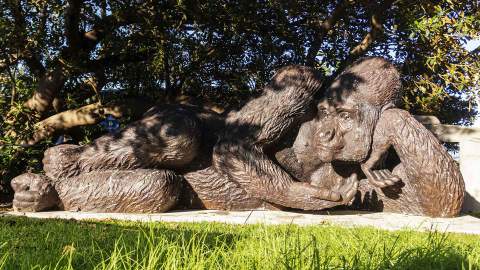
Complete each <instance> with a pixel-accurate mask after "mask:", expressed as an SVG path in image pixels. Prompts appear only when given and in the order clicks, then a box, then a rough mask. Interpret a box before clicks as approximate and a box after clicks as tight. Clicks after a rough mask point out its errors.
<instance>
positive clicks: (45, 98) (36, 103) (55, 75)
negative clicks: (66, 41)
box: [24, 10, 139, 114]
mask: <svg viewBox="0 0 480 270" xmlns="http://www.w3.org/2000/svg"><path fill="white" fill-rule="evenodd" d="M134 14H136V15H139V14H138V11H136V10H129V11H127V12H125V13H124V14H123V13H122V14H120V15H115V16H113V15H111V16H107V17H105V18H104V19H102V20H99V21H98V22H97V24H95V25H94V27H93V29H92V30H90V31H88V32H86V33H83V34H82V41H81V42H80V43H79V50H72V49H71V48H70V47H67V48H65V49H64V50H62V52H61V53H60V55H61V57H60V58H59V59H57V61H56V63H55V65H54V66H53V68H52V69H50V70H48V71H47V72H46V73H45V75H44V76H42V77H41V78H40V80H39V84H38V87H37V89H36V90H35V92H34V93H33V95H32V97H30V98H29V99H28V100H27V101H26V102H25V103H24V105H25V107H27V108H29V109H31V110H35V111H36V112H38V113H40V114H43V113H44V112H46V111H47V110H48V109H49V108H50V105H51V103H52V101H53V100H54V98H55V96H56V95H57V93H58V92H59V91H60V90H61V89H62V88H63V86H64V84H65V81H66V80H67V77H68V67H67V66H66V65H65V64H64V63H63V61H62V59H61V58H62V57H65V58H66V60H69V61H72V62H80V61H78V59H77V58H79V57H83V58H84V59H82V60H83V61H87V60H88V59H87V58H88V53H89V52H90V51H91V50H93V49H94V48H95V46H96V45H97V44H98V43H99V42H100V41H101V39H102V38H103V37H104V36H105V33H107V32H109V31H112V30H113V29H114V28H116V27H120V26H122V25H125V24H130V23H133V22H136V21H138V16H134Z"/></svg>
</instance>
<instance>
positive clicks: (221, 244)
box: [0, 217, 480, 270]
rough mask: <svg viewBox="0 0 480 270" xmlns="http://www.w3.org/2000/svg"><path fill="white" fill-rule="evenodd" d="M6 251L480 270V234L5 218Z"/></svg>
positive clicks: (144, 263) (220, 265)
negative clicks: (479, 269) (479, 235)
mask: <svg viewBox="0 0 480 270" xmlns="http://www.w3.org/2000/svg"><path fill="white" fill-rule="evenodd" d="M0 253H1V254H0V266H1V267H0V268H1V269H32V268H35V267H36V268H38V269H67V268H69V267H73V268H74V269H93V268H97V269H192V268H197V269H210V268H217V269H275V270H278V269H462V268H463V269H478V268H479V267H480V255H479V254H480V237H478V236H468V235H459V234H442V233H437V232H433V233H419V232H412V231H401V232H387V231H380V230H376V229H373V228H357V229H347V228H340V227H334V226H316V227H298V226H294V225H289V226H288V225H287V226H264V225H248V226H234V225H225V224H218V223H196V224H189V223H179V224H172V223H132V222H116V221H115V222H113V221H106V222H86V221H73V220H70V221H65V220H39V219H28V218H19V217H3V218H2V219H0Z"/></svg>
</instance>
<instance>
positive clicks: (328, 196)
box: [315, 189, 342, 202]
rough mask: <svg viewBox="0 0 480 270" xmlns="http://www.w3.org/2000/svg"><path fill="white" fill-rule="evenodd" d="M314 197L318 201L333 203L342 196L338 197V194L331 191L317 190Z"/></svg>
mask: <svg viewBox="0 0 480 270" xmlns="http://www.w3.org/2000/svg"><path fill="white" fill-rule="evenodd" d="M315 197H316V198H318V199H322V200H328V201H334V202H336V201H339V200H341V199H342V196H341V195H340V193H338V192H335V191H332V190H328V189H319V190H318V191H317V194H316V196H315Z"/></svg>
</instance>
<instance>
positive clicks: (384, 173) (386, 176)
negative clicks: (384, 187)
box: [380, 170, 393, 179]
mask: <svg viewBox="0 0 480 270" xmlns="http://www.w3.org/2000/svg"><path fill="white" fill-rule="evenodd" d="M380 173H381V174H382V176H383V178H384V179H390V178H392V175H393V174H392V172H391V171H389V170H382V171H381V172H380Z"/></svg>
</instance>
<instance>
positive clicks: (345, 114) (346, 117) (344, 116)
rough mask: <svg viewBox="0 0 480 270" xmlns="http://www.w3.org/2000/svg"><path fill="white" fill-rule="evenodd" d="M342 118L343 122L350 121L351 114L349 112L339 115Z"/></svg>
mask: <svg viewBox="0 0 480 270" xmlns="http://www.w3.org/2000/svg"><path fill="white" fill-rule="evenodd" d="M338 115H339V116H340V118H342V119H343V120H349V119H350V113H349V112H341V113H339V114H338Z"/></svg>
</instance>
